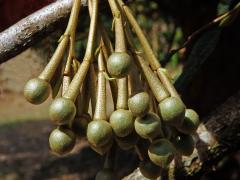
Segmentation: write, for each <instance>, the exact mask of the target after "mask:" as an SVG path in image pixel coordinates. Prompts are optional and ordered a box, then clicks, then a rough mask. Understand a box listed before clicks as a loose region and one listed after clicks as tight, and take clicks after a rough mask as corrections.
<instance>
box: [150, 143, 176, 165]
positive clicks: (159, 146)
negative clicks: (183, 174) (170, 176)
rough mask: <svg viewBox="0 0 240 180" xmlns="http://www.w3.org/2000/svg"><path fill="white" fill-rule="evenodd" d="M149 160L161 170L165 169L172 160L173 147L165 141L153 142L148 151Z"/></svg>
mask: <svg viewBox="0 0 240 180" xmlns="http://www.w3.org/2000/svg"><path fill="white" fill-rule="evenodd" d="M148 156H149V158H150V160H151V161H152V162H153V163H154V164H156V165H157V166H160V167H162V168H167V167H168V165H169V164H170V162H171V161H172V160H173V158H174V147H173V145H172V143H171V142H170V141H168V140H167V139H159V140H156V141H153V143H152V144H151V145H150V147H149V149H148Z"/></svg>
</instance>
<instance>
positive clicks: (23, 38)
mask: <svg viewBox="0 0 240 180" xmlns="http://www.w3.org/2000/svg"><path fill="white" fill-rule="evenodd" d="M82 4H83V5H86V4H87V0H83V1H82ZM71 7H72V0H58V1H56V2H54V3H52V4H50V5H48V6H46V7H44V8H42V9H40V10H38V11H36V12H34V13H33V14H31V15H29V16H28V17H26V18H24V19H22V20H21V21H19V22H17V23H16V24H14V25H13V26H11V27H9V28H8V29H6V30H5V31H3V32H1V33H0V64H1V63H3V62H5V61H7V60H8V59H9V58H12V57H14V56H16V55H17V54H19V53H21V52H22V51H24V50H25V49H27V48H28V47H30V46H31V45H33V44H34V43H36V42H38V41H39V40H40V39H41V38H42V37H44V36H45V35H46V34H47V33H51V32H54V30H56V28H58V27H59V25H62V23H63V22H64V20H66V17H68V15H69V13H70V11H71Z"/></svg>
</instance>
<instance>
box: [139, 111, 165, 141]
mask: <svg viewBox="0 0 240 180" xmlns="http://www.w3.org/2000/svg"><path fill="white" fill-rule="evenodd" d="M134 126H135V130H136V132H137V134H138V135H139V136H141V137H142V138H144V139H154V138H155V137H157V136H159V135H162V130H161V120H160V118H159V116H158V115H157V114H155V113H152V112H149V113H147V114H146V115H145V116H143V117H137V118H136V120H135V123H134Z"/></svg>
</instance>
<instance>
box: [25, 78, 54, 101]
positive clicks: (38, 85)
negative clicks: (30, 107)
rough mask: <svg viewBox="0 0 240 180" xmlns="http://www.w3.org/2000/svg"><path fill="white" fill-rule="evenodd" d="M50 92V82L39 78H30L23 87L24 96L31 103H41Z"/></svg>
mask: <svg viewBox="0 0 240 180" xmlns="http://www.w3.org/2000/svg"><path fill="white" fill-rule="evenodd" d="M50 92H51V86H50V84H49V83H48V82H47V81H45V80H43V79H39V78H34V79H31V80H29V81H28V82H27V84H26V85H25V87H24V96H25V98H26V99H27V101H29V102H30V103H32V104H41V103H43V102H44V101H45V100H46V99H47V98H48V96H49V94H50Z"/></svg>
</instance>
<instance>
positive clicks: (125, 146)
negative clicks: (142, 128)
mask: <svg viewBox="0 0 240 180" xmlns="http://www.w3.org/2000/svg"><path fill="white" fill-rule="evenodd" d="M115 140H116V142H117V144H118V146H119V147H120V148H121V149H122V150H125V151H126V150H130V149H132V148H133V147H134V146H135V145H136V144H137V142H138V140H139V136H138V135H137V133H136V132H135V131H133V132H132V133H131V134H129V135H128V136H126V137H115Z"/></svg>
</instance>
